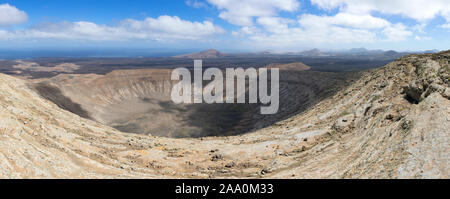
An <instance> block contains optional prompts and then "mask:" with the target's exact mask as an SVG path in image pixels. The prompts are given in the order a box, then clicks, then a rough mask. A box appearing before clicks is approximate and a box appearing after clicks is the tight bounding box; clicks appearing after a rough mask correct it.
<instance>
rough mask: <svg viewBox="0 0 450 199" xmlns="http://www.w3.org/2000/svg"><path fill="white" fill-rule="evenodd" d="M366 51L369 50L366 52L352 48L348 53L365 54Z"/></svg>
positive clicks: (363, 49) (362, 49)
mask: <svg viewBox="0 0 450 199" xmlns="http://www.w3.org/2000/svg"><path fill="white" fill-rule="evenodd" d="M368 51H369V50H367V49H365V48H352V49H350V50H349V51H348V52H351V53H367V52H368Z"/></svg>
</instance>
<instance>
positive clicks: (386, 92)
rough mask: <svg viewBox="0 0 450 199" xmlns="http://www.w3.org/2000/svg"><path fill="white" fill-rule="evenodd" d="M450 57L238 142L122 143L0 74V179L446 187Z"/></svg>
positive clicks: (363, 81)
mask: <svg viewBox="0 0 450 199" xmlns="http://www.w3.org/2000/svg"><path fill="white" fill-rule="evenodd" d="M449 60H450V52H449V51H447V52H442V53H437V54H425V55H410V56H406V57H403V58H401V59H399V60H397V61H395V62H393V63H391V64H388V65H387V66H385V67H383V68H380V69H377V70H373V71H371V72H368V73H367V74H365V75H364V76H363V77H362V78H360V79H359V80H358V81H356V82H355V83H354V84H353V85H352V86H350V87H348V88H346V89H345V90H342V91H340V92H338V93H337V94H336V95H335V96H333V97H330V98H328V99H326V100H323V101H322V102H320V103H318V104H316V105H315V106H314V107H313V108H311V109H309V110H308V111H306V112H303V113H301V114H298V115H295V116H293V117H291V118H289V119H287V120H285V121H282V122H278V123H277V124H275V125H272V126H270V127H267V128H264V129H261V130H258V131H256V132H253V133H249V134H246V135H241V136H234V137H222V138H215V137H213V138H202V139H171V138H157V137H152V136H147V135H137V134H125V133H121V132H119V131H117V130H115V129H113V128H110V127H107V126H104V125H102V124H99V123H97V122H94V121H91V120H87V119H83V118H81V117H79V116H77V115H75V114H72V113H70V112H68V111H65V110H62V109H60V108H59V107H58V106H57V105H55V104H53V103H51V102H49V101H47V100H45V99H43V98H41V97H40V95H38V94H37V93H36V92H35V91H33V90H32V89H30V88H29V85H28V83H27V82H25V81H24V80H20V79H17V78H13V77H10V76H7V75H3V74H0V178H156V177H157V178H179V177H183V178H190V177H196V178H226V177H230V178H234V177H249V178H259V177H268V178H449V174H448V173H449V166H448V164H449V150H450V142H449V132H450V131H449V130H448V129H449V124H450V122H449V120H450V102H449V98H450V88H449V80H450V75H449Z"/></svg>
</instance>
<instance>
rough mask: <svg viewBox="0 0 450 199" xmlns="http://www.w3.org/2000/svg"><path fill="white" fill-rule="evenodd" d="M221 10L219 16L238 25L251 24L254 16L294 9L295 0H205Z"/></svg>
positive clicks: (296, 2)
mask: <svg viewBox="0 0 450 199" xmlns="http://www.w3.org/2000/svg"><path fill="white" fill-rule="evenodd" d="M207 1H208V2H209V3H210V4H212V5H214V6H215V7H217V8H218V9H219V10H221V13H220V14H219V17H220V18H222V19H225V20H227V21H228V22H229V23H231V24H234V25H238V26H252V25H253V19H254V17H271V16H276V15H277V13H278V12H279V11H287V12H293V11H296V10H297V9H298V8H299V6H300V4H299V3H298V1H297V0H264V1H260V0H207Z"/></svg>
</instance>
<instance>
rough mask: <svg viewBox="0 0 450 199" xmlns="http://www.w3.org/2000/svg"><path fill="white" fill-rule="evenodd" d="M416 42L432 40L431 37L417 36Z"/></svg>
mask: <svg viewBox="0 0 450 199" xmlns="http://www.w3.org/2000/svg"><path fill="white" fill-rule="evenodd" d="M414 40H416V41H429V40H431V37H425V36H424V37H423V36H415V37H414Z"/></svg>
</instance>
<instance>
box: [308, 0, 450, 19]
mask: <svg viewBox="0 0 450 199" xmlns="http://www.w3.org/2000/svg"><path fill="white" fill-rule="evenodd" d="M311 2H312V3H313V4H314V5H317V6H319V7H320V8H322V9H326V10H331V9H336V8H338V9H339V10H341V11H343V12H348V13H356V14H369V13H371V12H373V11H376V12H380V13H384V14H399V15H402V16H406V17H409V18H412V19H416V20H418V21H426V20H430V19H433V18H435V17H436V16H438V15H441V16H443V17H444V18H446V19H447V21H450V3H449V1H448V0H414V1H411V0H395V1H393V0H311Z"/></svg>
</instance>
